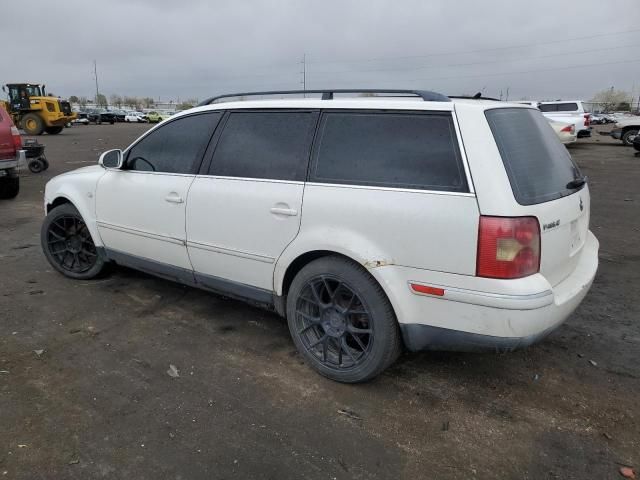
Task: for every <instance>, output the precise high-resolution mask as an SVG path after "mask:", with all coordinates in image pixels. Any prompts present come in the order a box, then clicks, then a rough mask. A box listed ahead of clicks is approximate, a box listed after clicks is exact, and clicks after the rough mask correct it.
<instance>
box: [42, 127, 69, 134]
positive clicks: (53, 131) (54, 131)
mask: <svg viewBox="0 0 640 480" xmlns="http://www.w3.org/2000/svg"><path fill="white" fill-rule="evenodd" d="M62 130H64V127H47V128H45V129H44V131H45V132H47V133H48V134H49V135H57V134H59V133H60V132H61V131H62Z"/></svg>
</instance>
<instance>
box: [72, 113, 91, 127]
mask: <svg viewBox="0 0 640 480" xmlns="http://www.w3.org/2000/svg"><path fill="white" fill-rule="evenodd" d="M71 123H72V124H74V125H76V124H77V125H89V119H88V118H87V117H86V115H85V117H84V118H75V119H74V120H72V121H71Z"/></svg>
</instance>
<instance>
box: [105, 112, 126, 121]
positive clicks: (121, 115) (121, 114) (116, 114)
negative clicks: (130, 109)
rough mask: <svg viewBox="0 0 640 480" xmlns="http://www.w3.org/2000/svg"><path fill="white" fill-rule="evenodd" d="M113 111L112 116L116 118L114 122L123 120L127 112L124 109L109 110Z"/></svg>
mask: <svg viewBox="0 0 640 480" xmlns="http://www.w3.org/2000/svg"><path fill="white" fill-rule="evenodd" d="M109 111H110V112H111V113H113V116H114V117H115V119H116V122H124V119H125V117H126V116H127V112H125V111H124V110H109Z"/></svg>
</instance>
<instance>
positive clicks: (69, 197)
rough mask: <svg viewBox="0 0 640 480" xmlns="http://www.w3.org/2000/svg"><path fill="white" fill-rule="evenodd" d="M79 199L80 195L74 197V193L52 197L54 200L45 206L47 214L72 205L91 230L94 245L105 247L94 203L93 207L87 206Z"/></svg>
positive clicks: (58, 194)
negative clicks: (96, 218) (97, 222)
mask: <svg viewBox="0 0 640 480" xmlns="http://www.w3.org/2000/svg"><path fill="white" fill-rule="evenodd" d="M77 197H78V195H74V194H73V192H71V194H69V192H65V193H56V194H55V195H52V198H53V200H52V201H51V202H47V203H46V204H45V212H46V214H49V213H50V212H51V211H53V209H55V208H56V207H59V206H60V205H66V204H70V205H72V206H73V207H75V209H76V210H78V212H79V213H80V215H81V216H82V218H83V220H84V222H85V223H86V225H87V228H88V229H89V233H91V238H92V239H93V243H94V244H95V245H96V247H102V246H104V243H103V242H102V238H101V237H100V233H99V232H98V228H97V225H96V220H95V214H94V211H95V207H94V205H93V202H92V203H91V205H87V203H86V202H82V201H79V198H77ZM92 207H94V208H92Z"/></svg>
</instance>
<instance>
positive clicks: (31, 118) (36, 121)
mask: <svg viewBox="0 0 640 480" xmlns="http://www.w3.org/2000/svg"><path fill="white" fill-rule="evenodd" d="M20 125H21V127H22V129H23V130H24V132H25V133H26V134H27V135H42V132H43V131H44V123H43V122H42V119H41V118H40V117H39V116H38V115H36V114H35V113H27V114H26V115H25V116H24V117H22V120H20Z"/></svg>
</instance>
